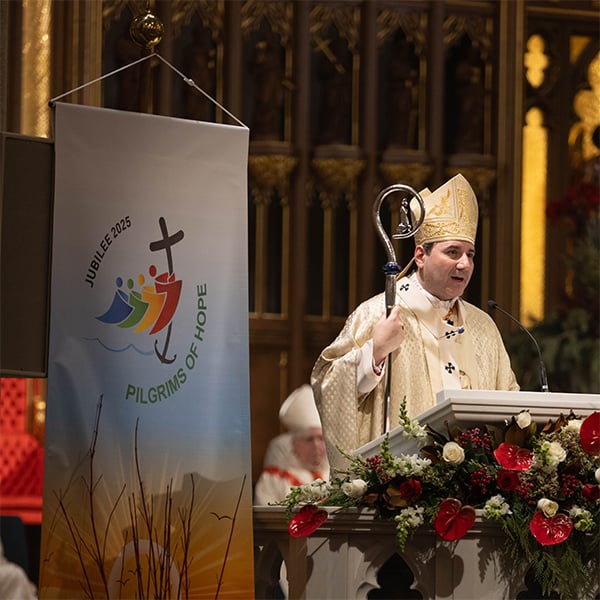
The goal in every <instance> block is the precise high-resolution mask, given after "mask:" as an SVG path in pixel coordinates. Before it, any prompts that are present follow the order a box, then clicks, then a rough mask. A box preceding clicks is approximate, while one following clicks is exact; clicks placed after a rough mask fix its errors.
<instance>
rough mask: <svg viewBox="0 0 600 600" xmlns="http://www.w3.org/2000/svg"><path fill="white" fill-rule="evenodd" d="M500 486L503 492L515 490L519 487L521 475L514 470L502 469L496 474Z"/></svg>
mask: <svg viewBox="0 0 600 600" xmlns="http://www.w3.org/2000/svg"><path fill="white" fill-rule="evenodd" d="M496 482H497V483H498V487H499V488H500V489H501V490H502V491H503V492H514V491H515V490H516V489H517V488H518V487H519V483H520V480H519V476H518V475H517V474H516V473H515V472H514V471H506V470H502V471H499V472H498V475H497V476H496Z"/></svg>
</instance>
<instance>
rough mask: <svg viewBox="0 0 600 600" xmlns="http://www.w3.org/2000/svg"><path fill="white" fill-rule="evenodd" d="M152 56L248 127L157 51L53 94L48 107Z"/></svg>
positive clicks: (240, 123)
mask: <svg viewBox="0 0 600 600" xmlns="http://www.w3.org/2000/svg"><path fill="white" fill-rule="evenodd" d="M153 56H155V57H156V58H158V59H160V60H162V62H164V63H165V64H166V65H167V66H168V67H169V68H170V69H172V70H173V71H174V72H175V73H177V75H179V76H180V77H181V78H182V79H183V81H184V82H185V83H187V84H188V85H189V86H191V87H193V88H195V89H196V90H198V91H199V92H200V93H201V94H204V96H206V97H207V98H208V99H209V100H210V101H211V102H212V103H213V104H215V105H216V106H218V107H219V108H220V109H221V110H222V111H223V112H224V113H226V114H227V115H229V116H230V117H231V118H232V119H233V120H234V121H236V122H237V123H239V125H241V126H242V127H244V128H245V129H248V127H247V126H246V125H244V123H242V122H241V121H240V120H239V119H238V118H237V117H236V116H235V115H233V114H231V113H230V112H229V111H228V110H227V109H226V108H225V107H224V106H222V105H221V104H219V103H218V102H217V101H216V100H215V99H214V98H213V97H212V96H211V95H210V94H207V93H206V92H205V91H204V90H203V89H202V88H200V87H198V86H197V85H196V83H195V82H194V80H193V79H190V78H189V77H186V76H185V75H184V74H183V73H182V72H181V71H179V70H178V69H176V68H175V67H174V66H173V65H172V64H171V63H170V62H169V61H168V60H166V59H165V58H163V57H162V56H161V55H160V54H158V52H152V53H151V54H148V56H143V57H142V58H139V59H138V60H135V61H133V62H131V63H129V64H127V65H125V66H123V67H119V68H118V69H115V70H114V71H111V72H110V73H106V74H105V75H102V76H101V77H97V78H96V79H93V80H92V81H88V82H87V83H84V84H83V85H80V86H78V87H76V88H73V89H72V90H69V91H68V92H65V93H64V94H61V95H60V96H55V97H54V98H51V99H50V100H49V102H48V104H49V106H50V107H53V106H54V103H55V102H57V101H58V100H60V99H61V98H64V97H65V96H68V95H69V94H72V93H73V92H78V91H79V90H82V89H83V88H86V87H88V86H89V85H92V84H94V83H97V82H98V81H102V80H103V79H106V78H107V77H111V76H112V75H116V74H117V73H119V72H121V71H124V70H125V69H129V67H133V66H135V65H137V64H139V63H141V62H144V61H145V60H148V59H149V58H152V57H153Z"/></svg>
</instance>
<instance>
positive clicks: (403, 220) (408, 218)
mask: <svg viewBox="0 0 600 600" xmlns="http://www.w3.org/2000/svg"><path fill="white" fill-rule="evenodd" d="M395 192H405V193H407V192H408V193H409V194H410V195H411V196H412V198H414V199H415V200H417V202H418V203H419V208H420V215H419V218H418V219H417V222H416V223H413V222H412V213H411V210H410V202H411V198H409V199H407V198H406V196H405V197H404V198H403V199H402V203H401V206H400V223H399V224H398V226H397V227H396V231H395V233H394V234H392V238H393V239H404V238H408V237H412V236H413V235H415V233H416V232H417V231H418V229H419V227H421V224H422V223H423V219H424V218H425V203H424V202H423V198H422V197H421V196H420V195H419V193H418V192H417V191H415V190H414V189H413V188H412V187H410V186H408V185H404V184H402V183H396V184H394V185H391V186H389V187H387V188H384V189H383V190H381V192H379V194H378V195H377V198H376V199H375V203H374V204H373V220H374V223H375V229H376V230H377V233H378V234H379V237H380V239H381V241H382V243H383V245H384V248H385V251H386V254H387V259H388V262H387V263H386V264H385V265H384V266H383V271H384V273H385V311H386V317H388V316H389V314H390V312H391V310H392V307H393V306H394V304H395V303H396V279H397V277H398V275H399V274H400V273H401V271H402V270H401V268H400V265H399V264H398V263H397V262H396V253H395V251H394V246H393V245H392V243H391V241H390V238H389V236H388V235H387V233H386V231H385V229H384V227H383V225H382V224H381V217H380V209H381V204H382V203H383V201H384V200H385V199H386V198H387V197H388V196H389V195H390V194H393V193H395ZM386 367H387V373H386V386H385V396H384V401H383V433H387V432H388V431H389V430H390V415H389V412H390V404H391V398H390V394H391V389H392V354H391V352H390V354H388V357H387V363H386Z"/></svg>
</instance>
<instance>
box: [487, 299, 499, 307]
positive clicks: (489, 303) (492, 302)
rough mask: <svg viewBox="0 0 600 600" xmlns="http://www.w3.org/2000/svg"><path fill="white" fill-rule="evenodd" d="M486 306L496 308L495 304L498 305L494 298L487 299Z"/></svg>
mask: <svg viewBox="0 0 600 600" xmlns="http://www.w3.org/2000/svg"><path fill="white" fill-rule="evenodd" d="M488 306H489V307H490V308H496V306H498V304H497V303H496V301H495V300H488Z"/></svg>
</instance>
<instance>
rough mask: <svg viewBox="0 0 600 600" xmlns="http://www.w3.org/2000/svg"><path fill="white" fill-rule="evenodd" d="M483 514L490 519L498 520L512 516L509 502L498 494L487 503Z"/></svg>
mask: <svg viewBox="0 0 600 600" xmlns="http://www.w3.org/2000/svg"><path fill="white" fill-rule="evenodd" d="M483 512H484V515H485V516H486V518H488V519H498V518H500V517H502V516H504V515H509V514H512V513H511V510H510V506H509V504H508V502H506V500H505V499H504V497H503V496H501V495H500V494H496V495H495V496H492V497H491V498H490V499H489V500H487V501H486V503H485V506H484V507H483Z"/></svg>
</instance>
